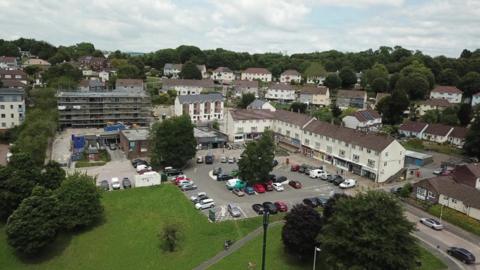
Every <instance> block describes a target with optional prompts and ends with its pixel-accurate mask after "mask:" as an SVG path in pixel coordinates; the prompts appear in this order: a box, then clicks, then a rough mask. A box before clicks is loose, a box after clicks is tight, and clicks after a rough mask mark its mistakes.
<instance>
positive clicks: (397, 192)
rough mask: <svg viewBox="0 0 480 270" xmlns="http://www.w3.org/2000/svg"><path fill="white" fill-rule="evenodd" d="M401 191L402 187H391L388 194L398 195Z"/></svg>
mask: <svg viewBox="0 0 480 270" xmlns="http://www.w3.org/2000/svg"><path fill="white" fill-rule="evenodd" d="M401 191H402V187H392V188H391V189H390V192H391V193H393V194H399V193H400V192H401Z"/></svg>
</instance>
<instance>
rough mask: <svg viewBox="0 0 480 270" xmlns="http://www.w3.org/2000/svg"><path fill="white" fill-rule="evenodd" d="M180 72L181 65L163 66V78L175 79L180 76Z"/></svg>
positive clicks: (169, 64) (170, 64) (168, 64)
mask: <svg viewBox="0 0 480 270" xmlns="http://www.w3.org/2000/svg"><path fill="white" fill-rule="evenodd" d="M180 72H182V64H172V63H166V64H165V66H163V76H167V77H169V78H172V79H177V78H178V77H179V76H180V75H179V74H180Z"/></svg>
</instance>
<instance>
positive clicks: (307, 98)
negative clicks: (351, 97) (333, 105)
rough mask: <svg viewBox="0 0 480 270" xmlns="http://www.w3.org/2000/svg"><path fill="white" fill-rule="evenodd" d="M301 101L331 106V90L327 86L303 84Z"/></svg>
mask: <svg viewBox="0 0 480 270" xmlns="http://www.w3.org/2000/svg"><path fill="white" fill-rule="evenodd" d="M299 101H300V102H302V103H306V104H310V105H319V106H324V107H325V106H329V105H330V90H329V89H328V87H326V86H303V87H302V88H301V89H300V95H299Z"/></svg>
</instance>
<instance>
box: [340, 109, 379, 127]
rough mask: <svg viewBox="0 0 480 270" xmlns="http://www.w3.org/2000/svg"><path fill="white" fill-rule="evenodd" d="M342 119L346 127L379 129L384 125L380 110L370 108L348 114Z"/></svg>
mask: <svg viewBox="0 0 480 270" xmlns="http://www.w3.org/2000/svg"><path fill="white" fill-rule="evenodd" d="M342 121H343V124H344V125H345V127H347V128H351V129H358V130H362V131H378V130H379V129H380V128H381V127H382V117H381V116H380V114H378V112H376V111H374V110H370V109H367V110H362V111H357V112H355V113H354V114H353V115H347V116H345V117H343V119H342Z"/></svg>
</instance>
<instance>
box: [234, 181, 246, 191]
mask: <svg viewBox="0 0 480 270" xmlns="http://www.w3.org/2000/svg"><path fill="white" fill-rule="evenodd" d="M245 186H247V182H245V181H242V180H239V181H237V183H236V184H235V188H236V189H240V190H243V189H244V188H245Z"/></svg>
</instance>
